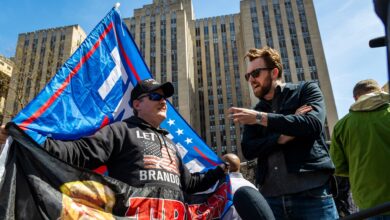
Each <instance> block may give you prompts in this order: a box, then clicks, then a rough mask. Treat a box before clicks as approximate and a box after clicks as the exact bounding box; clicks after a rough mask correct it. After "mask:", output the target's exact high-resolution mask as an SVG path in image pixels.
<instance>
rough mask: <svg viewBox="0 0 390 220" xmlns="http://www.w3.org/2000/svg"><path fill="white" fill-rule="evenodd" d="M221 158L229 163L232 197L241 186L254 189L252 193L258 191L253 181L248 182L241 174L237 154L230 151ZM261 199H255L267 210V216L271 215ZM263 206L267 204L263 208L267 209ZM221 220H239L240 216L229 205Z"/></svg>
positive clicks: (265, 204)
mask: <svg viewBox="0 0 390 220" xmlns="http://www.w3.org/2000/svg"><path fill="white" fill-rule="evenodd" d="M222 160H223V161H224V162H225V163H228V164H229V177H230V183H231V187H232V195H233V197H234V195H235V193H236V191H237V190H238V189H239V188H241V187H251V188H253V189H255V190H256V192H253V193H259V192H258V191H257V188H256V186H255V185H253V183H251V182H249V181H248V180H246V179H245V178H244V177H243V176H242V174H241V172H240V166H241V165H240V163H241V161H240V158H239V157H238V156H237V155H235V154H232V153H228V154H225V155H223V157H222ZM257 200H259V199H257ZM261 201H262V200H261V199H260V200H259V201H257V202H260V204H261V207H262V209H261V210H268V212H267V213H269V214H268V216H272V211H271V209H270V208H269V206H268V204H267V203H266V202H265V201H264V202H261ZM243 202H245V201H243ZM264 206H267V207H265V208H268V209H265V208H264ZM263 212H264V211H263ZM223 220H241V217H240V215H239V213H237V211H236V209H235V207H234V206H231V208H230V210H229V211H228V212H227V213H226V214H225V215H224V217H223Z"/></svg>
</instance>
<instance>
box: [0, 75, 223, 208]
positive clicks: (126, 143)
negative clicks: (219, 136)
mask: <svg viewBox="0 0 390 220" xmlns="http://www.w3.org/2000/svg"><path fill="white" fill-rule="evenodd" d="M173 93H174V87H173V85H172V83H170V82H166V83H163V84H160V83H158V82H157V81H155V80H153V79H147V80H143V81H140V82H139V83H138V84H137V85H136V86H135V87H134V89H133V90H132V92H131V99H130V104H131V106H132V108H133V112H134V115H133V116H131V117H130V118H128V119H125V120H123V121H119V122H116V123H113V124H110V125H107V126H105V127H103V128H101V129H100V130H99V131H97V132H96V133H95V134H93V135H91V136H88V137H84V138H81V139H79V140H72V141H61V140H53V139H50V138H48V139H47V140H46V141H45V142H44V144H43V146H44V148H45V149H46V150H47V151H48V152H50V153H51V154H53V155H54V156H56V157H58V158H60V159H62V160H64V161H66V162H68V163H71V164H73V165H76V166H79V167H83V168H88V169H91V170H93V169H96V168H98V167H100V166H101V165H103V164H104V165H106V166H107V170H108V175H109V176H110V177H112V178H115V179H117V180H120V181H122V182H124V183H126V184H128V185H130V186H132V187H137V188H143V189H145V188H147V190H149V193H144V194H145V197H147V198H155V199H159V198H163V199H169V200H174V201H177V202H178V203H179V204H180V205H183V207H184V193H186V194H192V193H195V192H200V191H205V190H207V189H209V188H210V187H211V186H213V185H214V184H215V183H216V182H217V181H218V180H219V179H220V178H222V177H224V176H225V172H226V173H227V169H228V168H227V167H226V166H225V165H224V164H220V165H218V166H217V167H216V168H214V169H210V170H208V171H207V172H206V173H203V174H200V173H193V174H192V173H190V172H189V170H188V169H187V168H186V166H185V165H184V164H183V162H182V160H181V158H180V156H179V153H178V150H177V148H176V146H175V144H174V143H173V142H172V141H171V140H170V139H169V138H167V137H166V135H167V134H168V132H167V131H166V130H163V129H161V128H160V127H159V126H160V123H161V122H162V121H163V120H164V119H165V118H166V114H167V104H166V99H167V98H169V97H171V96H172V95H173ZM5 136H6V131H5V129H4V127H2V128H1V129H0V143H1V141H2V140H5ZM2 142H4V141H2ZM144 194H143V195H144ZM159 212H162V210H159Z"/></svg>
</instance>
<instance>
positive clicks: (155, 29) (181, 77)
mask: <svg viewBox="0 0 390 220" xmlns="http://www.w3.org/2000/svg"><path fill="white" fill-rule="evenodd" d="M124 20H125V23H126V24H127V26H128V28H129V30H130V32H131V34H132V36H133V38H134V40H135V42H136V44H137V45H138V48H139V50H140V52H141V54H142V56H143V57H144V59H145V62H146V63H147V65H148V67H149V69H150V72H151V73H152V75H153V77H154V78H155V79H156V80H158V81H160V82H166V81H170V82H172V83H173V85H174V87H175V94H174V95H173V96H172V98H171V103H172V104H173V105H174V107H175V108H176V109H178V110H179V111H180V114H181V115H182V116H183V117H184V118H185V119H186V121H187V122H188V123H190V124H194V123H196V119H195V115H196V113H197V107H196V105H195V104H196V103H195V99H194V97H195V76H194V59H193V39H192V35H191V30H192V26H193V25H192V23H193V13H192V2H191V1H190V0H169V1H168V0H154V1H153V4H150V5H145V6H144V7H143V8H141V9H136V10H134V17H132V18H128V19H124Z"/></svg>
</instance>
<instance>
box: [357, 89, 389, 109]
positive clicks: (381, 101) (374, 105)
mask: <svg viewBox="0 0 390 220" xmlns="http://www.w3.org/2000/svg"><path fill="white" fill-rule="evenodd" d="M389 102H390V96H389V94H388V93H386V92H373V93H369V94H366V95H362V96H360V97H359V99H358V100H357V101H356V102H355V103H354V104H352V105H351V107H350V109H349V110H350V111H354V112H364V111H373V110H375V109H378V108H380V107H382V106H383V105H385V104H388V103H389Z"/></svg>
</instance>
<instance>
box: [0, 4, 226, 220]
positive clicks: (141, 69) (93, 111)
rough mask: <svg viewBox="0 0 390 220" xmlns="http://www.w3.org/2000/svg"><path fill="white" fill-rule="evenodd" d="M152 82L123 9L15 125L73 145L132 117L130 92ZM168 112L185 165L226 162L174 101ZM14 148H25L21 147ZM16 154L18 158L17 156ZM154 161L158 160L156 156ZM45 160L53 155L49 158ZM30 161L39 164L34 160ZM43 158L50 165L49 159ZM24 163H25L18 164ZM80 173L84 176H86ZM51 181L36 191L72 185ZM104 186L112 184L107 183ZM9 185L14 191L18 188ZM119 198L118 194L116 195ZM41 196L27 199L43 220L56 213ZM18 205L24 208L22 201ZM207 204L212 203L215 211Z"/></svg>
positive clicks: (198, 167) (39, 138) (38, 137)
mask: <svg viewBox="0 0 390 220" xmlns="http://www.w3.org/2000/svg"><path fill="white" fill-rule="evenodd" d="M148 78H151V74H150V72H149V70H148V68H147V66H146V64H145V62H144V60H143V59H142V57H141V55H140V53H139V51H138V48H137V46H136V44H135V43H134V40H133V39H132V37H131V35H130V33H129V31H128V30H127V28H126V26H125V25H124V23H123V22H122V20H121V18H120V16H119V13H118V11H117V9H113V10H111V11H110V12H109V13H108V14H107V15H106V17H105V18H104V19H103V20H102V21H101V22H100V23H99V24H98V25H97V26H96V27H95V28H94V29H93V31H92V32H91V33H90V34H89V35H88V37H87V38H86V39H85V41H84V42H83V43H82V44H81V45H80V47H79V48H78V49H77V50H76V51H75V53H74V54H73V55H72V56H71V57H70V58H69V59H68V60H67V61H66V62H65V64H64V65H63V66H62V67H61V68H60V69H59V71H58V72H57V73H56V75H55V76H54V77H53V79H52V80H51V81H50V82H49V83H48V85H47V86H46V87H45V88H44V89H43V90H42V91H41V92H40V93H39V94H38V96H37V97H36V98H35V99H34V100H32V101H31V102H30V103H29V104H28V105H27V106H26V107H25V108H24V109H23V110H22V111H21V112H20V113H19V114H18V115H16V116H15V118H14V119H13V120H12V122H13V123H15V124H16V125H17V126H18V127H19V128H21V129H22V130H23V131H24V132H25V133H27V134H28V135H29V136H30V137H31V138H32V139H33V140H34V141H36V142H37V143H38V144H41V143H43V142H44V141H45V140H46V138H47V137H50V138H52V139H59V140H73V139H78V138H80V137H83V136H87V135H91V134H93V133H95V132H96V131H97V130H98V129H100V128H102V127H104V126H105V125H107V124H110V123H113V122H115V121H119V120H123V119H125V118H128V117H129V116H131V115H132V114H133V112H132V109H131V107H130V104H129V100H130V92H131V90H132V88H133V87H134V86H135V85H136V84H137V82H138V81H140V80H144V79H148ZM167 107H168V111H167V119H166V120H165V121H164V122H163V123H162V125H161V126H162V127H163V128H165V129H167V130H168V131H169V132H170V136H169V138H170V139H172V140H173V142H174V143H175V144H176V145H177V147H178V149H179V152H180V155H181V156H182V160H183V163H184V164H185V165H186V166H187V167H188V168H189V170H190V171H191V172H202V171H206V170H207V169H209V168H212V167H214V166H216V165H217V164H219V163H221V162H222V161H221V160H220V159H219V158H218V156H217V155H216V154H215V153H214V152H213V151H212V150H211V149H210V148H209V147H208V146H207V145H206V144H205V143H204V141H203V140H202V139H201V138H200V137H199V136H198V135H197V134H196V133H195V131H194V130H193V129H192V128H191V127H190V126H189V125H188V124H187V123H186V121H185V120H184V119H183V118H182V117H181V116H180V115H179V113H178V112H177V111H176V110H175V109H174V108H173V106H172V105H171V104H170V103H169V102H167ZM14 144H15V145H20V143H14ZM21 145H26V144H21ZM27 145H31V144H27ZM37 146H38V145H37ZM18 149H19V150H18ZM20 149H23V147H20V148H16V150H15V149H12V148H11V149H10V152H9V156H8V159H7V164H12V161H13V163H14V165H15V167H18V165H20V164H18V163H20V161H23V159H22V158H20V157H19V156H18V154H19V152H17V151H21V150H20ZM15 152H17V153H15ZM14 153H15V154H16V155H13V154H14ZM151 156H153V154H152V153H151ZM45 157H50V156H48V155H46V156H45ZM18 158H19V159H18ZM27 158H28V157H27ZM30 159H32V160H33V161H34V160H35V159H34V158H33V157H32V158H30ZM41 159H42V160H48V159H47V158H41ZM18 160H20V161H19V162H18ZM56 163H57V162H56ZM31 166H34V163H31ZM64 166H65V165H64ZM67 166H69V165H67ZM70 167H71V166H70ZM10 169H11V170H13V168H11V167H9V166H8V168H6V169H5V176H3V178H1V173H0V180H1V181H0V184H1V185H0V187H1V188H0V190H1V192H2V193H1V195H2V198H3V195H4V194H3V191H4V190H7V188H4V187H5V186H6V184H4V183H5V182H7V181H10V179H9V178H10V177H9V175H10V173H12V172H10ZM18 169H19V168H18ZM20 169H22V168H20ZM31 169H33V168H31ZM37 169H38V168H37ZM66 169H67V168H66ZM74 169H76V168H74ZM13 171H14V170H13ZM73 171H74V170H72V172H73ZM45 172H46V171H44V172H43V173H45ZM48 172H51V174H53V176H55V175H57V174H60V173H61V172H62V171H61V172H60V171H59V170H58V169H54V171H53V170H52V171H48ZM80 172H82V173H84V171H80ZM16 175H17V178H16V179H12V178H11V179H12V180H15V181H16V180H19V179H20V178H23V177H24V178H26V176H23V177H21V175H22V174H20V173H17V174H16ZM24 175H27V174H24ZM39 175H41V173H39ZM83 175H84V174H83ZM91 175H92V174H91ZM64 176H66V175H64ZM92 176H93V178H97V177H95V176H94V175H92ZM28 178H31V177H28ZM34 178H35V176H34ZM39 178H41V177H39ZM51 178H52V176H49V177H45V178H44V180H43V181H42V182H44V183H43V185H42V184H41V185H38V186H34V187H41V189H40V190H42V189H44V188H45V184H46V185H47V187H49V186H50V187H53V189H54V190H58V184H59V182H61V181H62V182H63V183H65V182H71V181H72V180H66V178H65V179H62V180H61V181H57V182H55V184H57V185H54V186H53V185H52V184H51V183H50V181H51V180H50V179H51ZM98 179H100V177H99V178H98ZM103 179H104V178H103ZM29 181H30V179H29ZM104 181H106V180H105V179H104ZM104 181H103V182H104ZM22 182H23V181H22ZM33 182H34V181H33ZM34 183H35V182H34ZM23 184H24V186H22V188H23V187H26V188H29V189H28V190H27V189H26V190H27V191H26V192H25V193H32V192H30V191H31V187H32V186H31V183H30V182H28V181H27V180H26V181H24V182H23ZM23 184H22V185H23ZM103 185H104V184H103ZM114 185H115V184H114ZM9 186H10V187H12V184H11V185H9ZM15 187H19V184H16V185H15ZM114 188H115V187H114ZM219 189H222V191H223V188H218V189H217V192H222V191H221V190H219ZM36 193H37V192H35V194H36ZM39 193H40V194H39V195H40V196H43V195H42V194H44V193H43V192H39ZM115 193H116V191H115V190H114V194H115ZM19 194H20V193H19ZM19 194H18V195H8V196H10V198H9V199H10V200H8V201H7V202H10V201H11V200H12V198H13V199H15V198H16V197H17V196H19ZM35 194H33V197H32V198H28V200H27V201H29V202H35V203H38V205H37V206H36V207H35V208H36V209H35V210H33V211H38V210H39V213H41V215H42V213H43V212H44V213H47V212H50V211H51V209H50V207H44V206H45V205H47V204H45V201H51V200H46V199H43V197H36V196H35ZM12 196H14V197H12ZM15 196H16V197H15ZM228 196H229V199H231V195H230V194H228ZM57 197H58V196H57ZM57 197H56V198H57ZM45 198H46V197H45ZM58 198H61V197H58ZM208 198H209V199H210V198H211V197H210V196H208ZM213 198H214V200H213V201H214V202H217V203H218V204H221V203H219V202H220V201H219V200H218V199H217V200H215V197H213ZM219 198H223V197H219ZM37 199H39V201H37ZM218 201H219V202H218ZM14 202H15V203H19V201H14ZM224 202H226V201H224ZM3 204H4V203H3ZM7 204H8V203H7ZM198 204H199V206H198V209H196V208H195V210H197V212H198V211H199V208H202V209H204V210H207V209H205V207H203V206H208V207H211V206H212V205H210V204H212V202H208V203H202V202H200V203H198ZM205 204H209V205H210V206H209V205H205ZM201 206H202V207H201ZM5 207H9V206H3V205H1V206H0V217H3V216H8V217H9V215H8V214H9V213H8V211H7V209H5V210H4V208H5ZM16 207H19V206H16ZM192 207H195V206H192ZM214 208H215V209H213V210H214V211H215V212H213V211H209V212H210V213H214V214H215V216H214V217H217V216H218V215H220V214H221V212H219V211H220V210H219V209H220V207H219V206H218V207H217V206H216V207H214ZM189 210H191V209H189ZM216 210H218V211H216ZM3 211H4V212H3ZM3 214H5V215H3ZM214 217H213V218H214Z"/></svg>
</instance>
